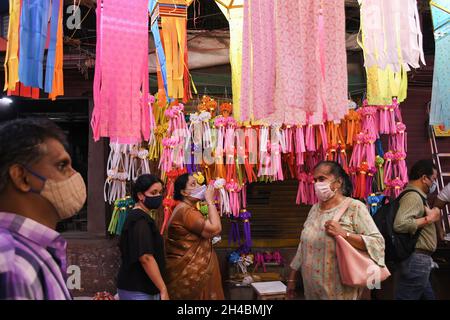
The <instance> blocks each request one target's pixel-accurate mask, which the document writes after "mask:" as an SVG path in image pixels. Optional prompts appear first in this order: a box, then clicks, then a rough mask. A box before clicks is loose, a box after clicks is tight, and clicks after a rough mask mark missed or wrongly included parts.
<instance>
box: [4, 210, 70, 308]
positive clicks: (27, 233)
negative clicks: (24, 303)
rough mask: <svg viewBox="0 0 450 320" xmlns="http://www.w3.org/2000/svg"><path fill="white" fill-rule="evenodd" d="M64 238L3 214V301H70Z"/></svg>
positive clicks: (54, 232) (18, 218) (27, 221)
mask: <svg viewBox="0 0 450 320" xmlns="http://www.w3.org/2000/svg"><path fill="white" fill-rule="evenodd" d="M66 247H67V242H66V241H65V240H64V239H63V238H62V237H61V235H60V234H59V233H58V232H56V231H55V230H52V229H50V228H48V227H46V226H44V225H42V224H40V223H38V222H36V221H34V220H32V219H28V218H25V217H23V216H20V215H16V214H12V213H5V212H0V299H1V300H5V299H8V300H69V299H72V297H71V295H70V293H69V290H68V289H67V286H66V281H65V279H66V265H67V262H66Z"/></svg>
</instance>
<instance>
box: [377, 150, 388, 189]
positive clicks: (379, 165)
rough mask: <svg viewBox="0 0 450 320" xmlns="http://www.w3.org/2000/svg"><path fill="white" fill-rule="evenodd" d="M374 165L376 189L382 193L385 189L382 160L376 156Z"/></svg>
mask: <svg viewBox="0 0 450 320" xmlns="http://www.w3.org/2000/svg"><path fill="white" fill-rule="evenodd" d="M375 165H376V167H377V189H378V191H383V190H384V189H385V188H386V186H385V185H384V169H383V165H384V159H383V158H382V157H381V156H376V158H375Z"/></svg>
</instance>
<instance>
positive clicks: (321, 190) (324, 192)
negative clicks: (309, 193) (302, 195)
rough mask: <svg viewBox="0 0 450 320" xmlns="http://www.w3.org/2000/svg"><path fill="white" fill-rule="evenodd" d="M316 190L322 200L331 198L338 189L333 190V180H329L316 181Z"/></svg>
mask: <svg viewBox="0 0 450 320" xmlns="http://www.w3.org/2000/svg"><path fill="white" fill-rule="evenodd" d="M314 191H315V192H316V196H317V198H318V199H319V200H320V201H321V202H325V201H328V200H330V199H331V198H333V197H334V195H335V194H336V190H334V191H333V190H331V182H328V181H323V182H316V183H314Z"/></svg>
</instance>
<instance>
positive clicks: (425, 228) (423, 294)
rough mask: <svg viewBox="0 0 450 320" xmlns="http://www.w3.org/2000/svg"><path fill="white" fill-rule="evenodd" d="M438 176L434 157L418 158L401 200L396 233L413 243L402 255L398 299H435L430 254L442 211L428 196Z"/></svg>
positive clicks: (394, 226)
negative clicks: (407, 254)
mask: <svg viewBox="0 0 450 320" xmlns="http://www.w3.org/2000/svg"><path fill="white" fill-rule="evenodd" d="M436 177H437V170H436V167H435V166H434V165H433V162H432V161H431V160H420V161H418V162H416V163H415V164H414V165H413V167H412V168H411V171H410V173H409V180H410V182H409V184H408V185H407V187H406V188H405V191H404V192H403V193H402V195H401V198H400V199H399V201H398V210H397V213H396V215H395V219H394V224H393V229H394V233H397V234H399V235H403V236H404V237H405V236H406V237H409V238H408V239H409V240H408V241H406V242H408V243H409V244H411V243H412V245H413V247H412V249H411V251H412V252H411V253H410V254H409V256H408V257H406V258H404V257H402V259H399V260H401V262H400V263H399V264H398V278H397V285H396V291H395V299H397V300H419V299H425V300H434V299H435V295H434V292H433V288H432V286H431V282H430V274H431V269H432V267H433V259H432V258H431V255H432V254H433V253H434V251H435V250H436V247H437V235H436V227H435V223H436V222H439V221H440V211H439V209H438V208H433V209H430V208H429V207H428V205H427V204H426V198H427V195H428V194H430V193H432V192H434V190H435V189H436V187H437V182H436ZM408 234H409V236H408ZM403 239H404V238H403ZM401 241H403V242H404V240H400V242H401ZM404 243H405V242H404ZM414 244H415V245H414Z"/></svg>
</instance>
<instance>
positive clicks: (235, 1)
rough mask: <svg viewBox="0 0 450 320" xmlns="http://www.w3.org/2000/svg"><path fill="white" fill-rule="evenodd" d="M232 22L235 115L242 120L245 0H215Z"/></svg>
mask: <svg viewBox="0 0 450 320" xmlns="http://www.w3.org/2000/svg"><path fill="white" fill-rule="evenodd" d="M215 1H216V4H217V5H218V6H219V8H220V10H221V11H222V12H223V14H224V15H225V17H226V18H227V20H228V23H229V24H230V64H231V76H232V79H231V82H232V91H233V116H234V118H235V119H236V120H238V121H239V120H240V114H241V112H240V104H239V100H240V97H241V70H242V31H243V25H244V0H215Z"/></svg>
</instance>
